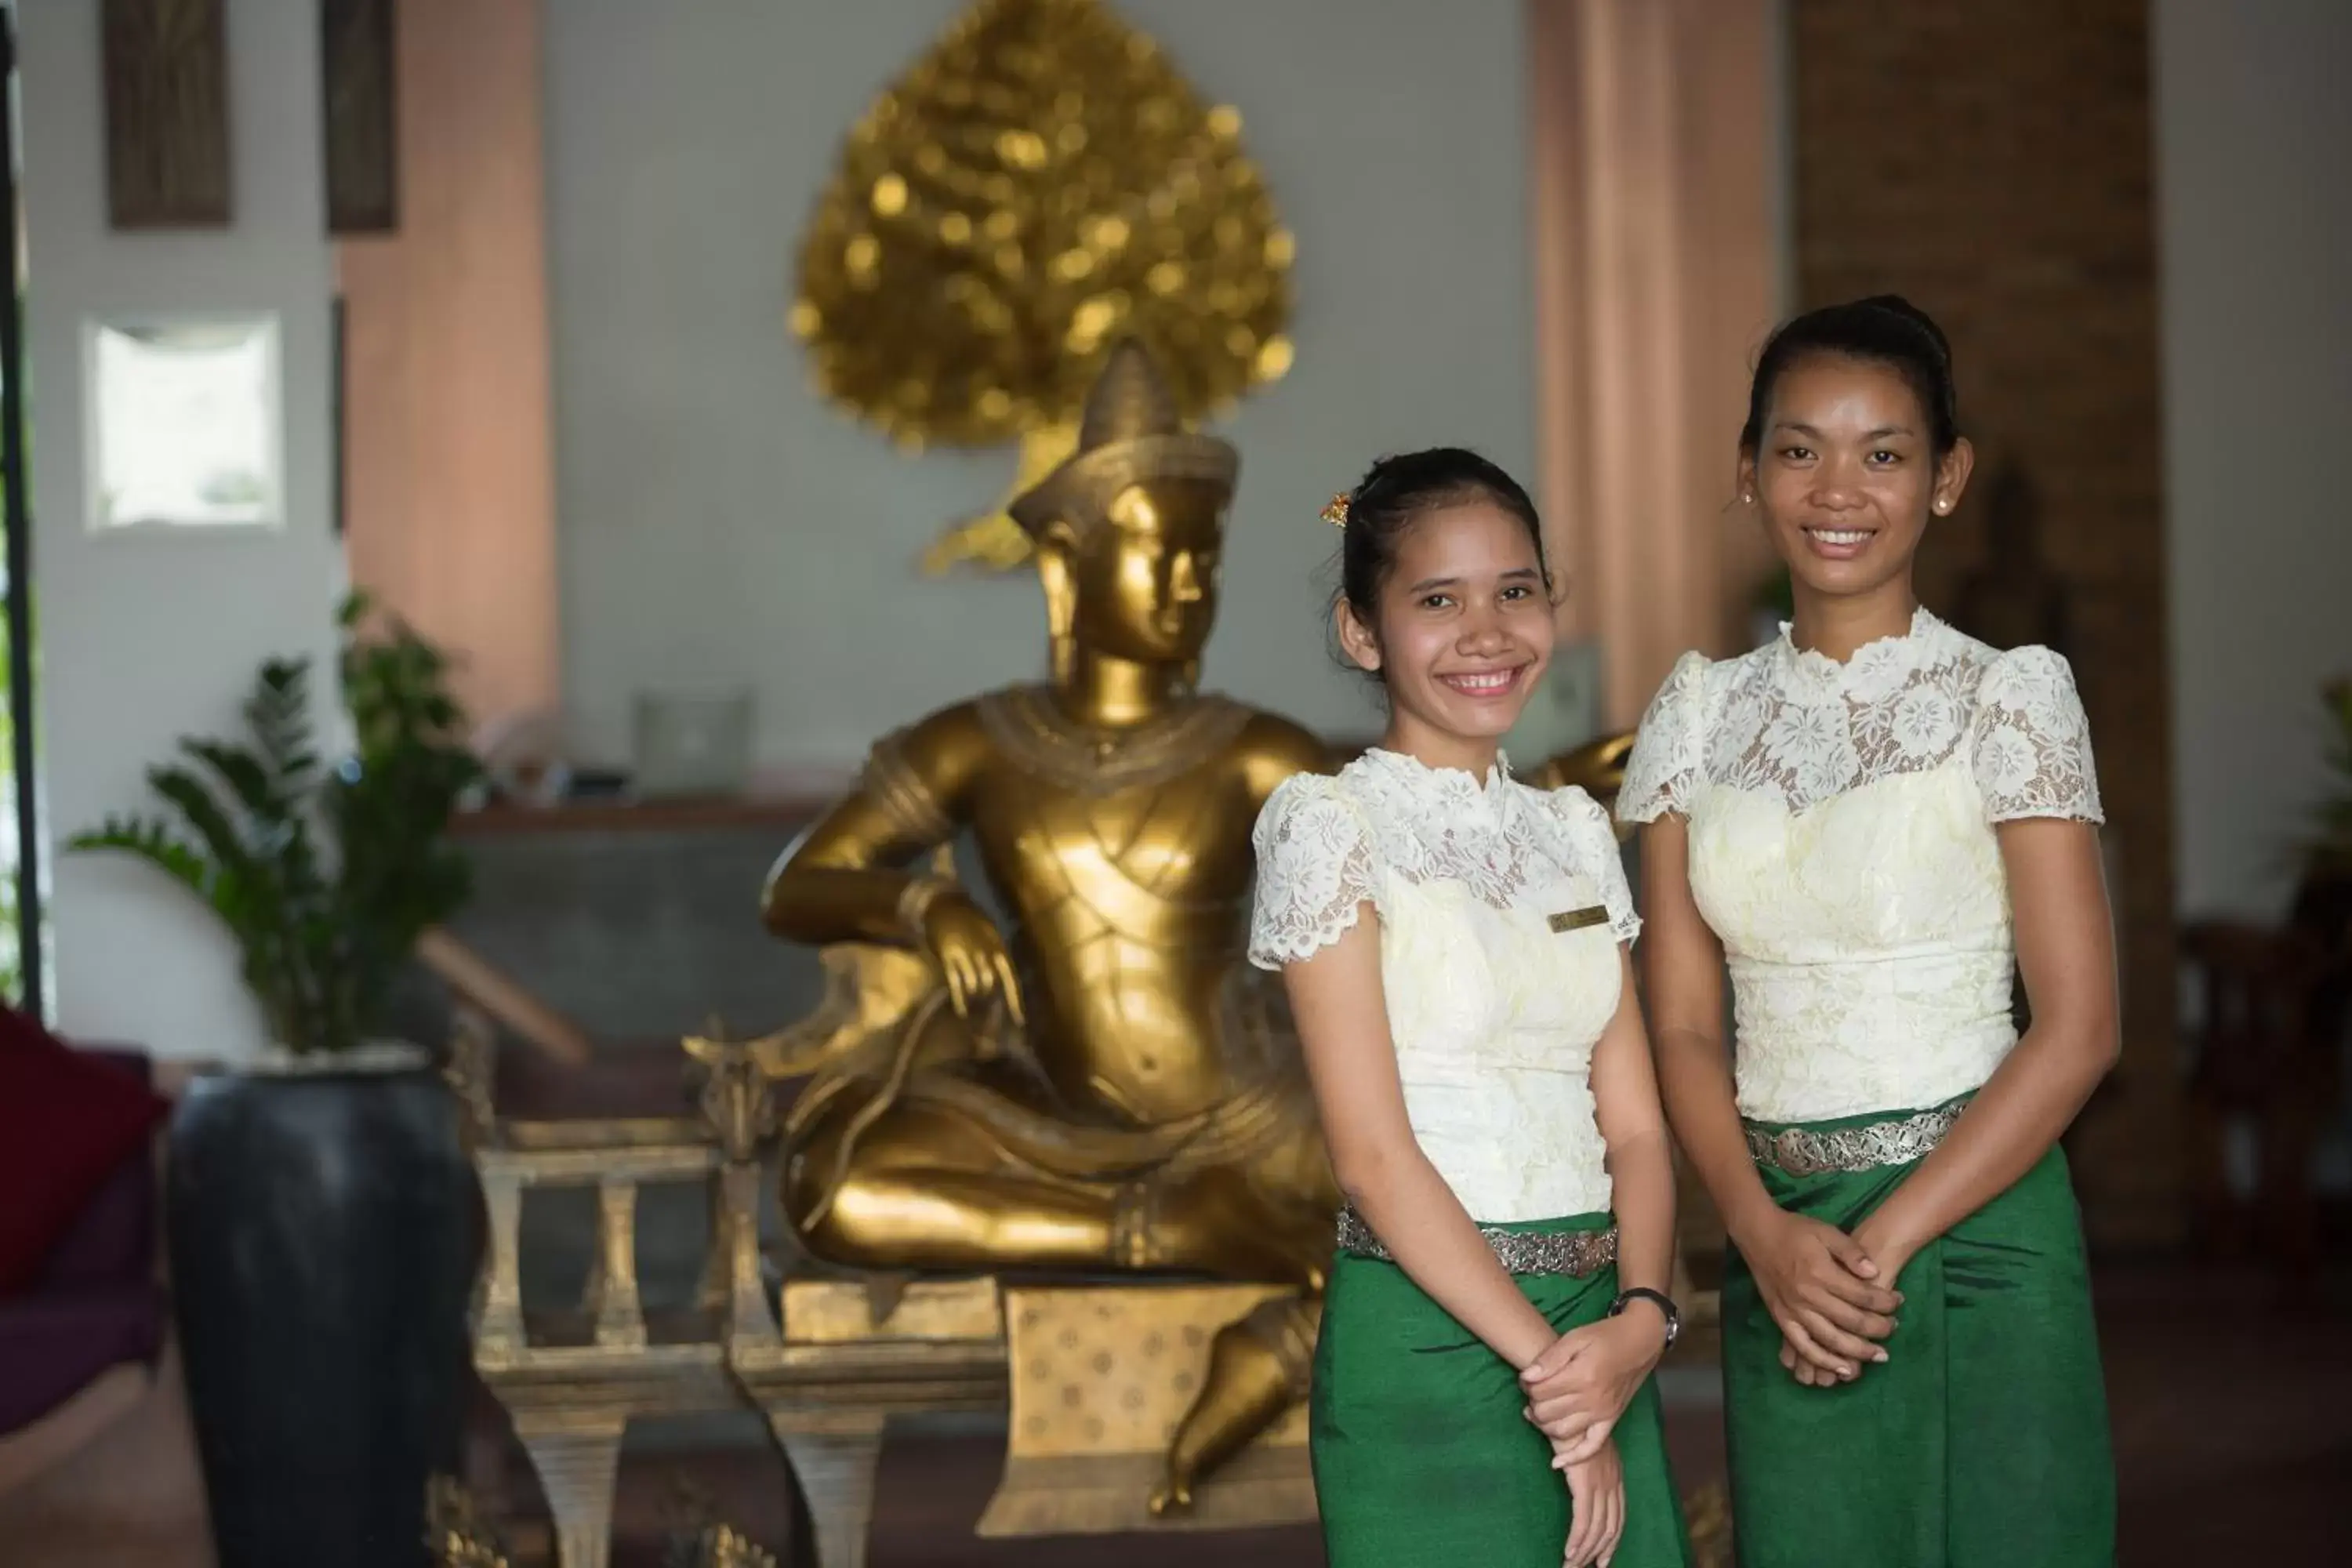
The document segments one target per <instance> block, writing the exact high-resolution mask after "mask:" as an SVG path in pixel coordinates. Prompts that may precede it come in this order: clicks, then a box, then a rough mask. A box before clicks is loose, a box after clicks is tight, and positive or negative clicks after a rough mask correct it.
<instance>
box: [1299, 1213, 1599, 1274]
mask: <svg viewBox="0 0 2352 1568" xmlns="http://www.w3.org/2000/svg"><path fill="white" fill-rule="evenodd" d="M1478 1234H1479V1235H1480V1236H1482V1237H1485V1238H1486V1245H1487V1246H1488V1247H1493V1248H1494V1249H1495V1257H1496V1260H1497V1261H1499V1262H1500V1263H1501V1264H1502V1266H1503V1268H1505V1269H1506V1270H1507V1271H1508V1272H1510V1273H1513V1274H1566V1275H1570V1276H1572V1277H1574V1278H1577V1279H1582V1278H1584V1277H1585V1276H1586V1275H1588V1274H1598V1273H1600V1272H1601V1270H1602V1269H1604V1268H1608V1267H1609V1266H1610V1265H1611V1264H1612V1263H1614V1262H1616V1261H1617V1227H1616V1226H1610V1227H1609V1228H1608V1229H1607V1230H1552V1231H1534V1230H1506V1229H1504V1228H1503V1227H1502V1226H1492V1225H1482V1226H1479V1227H1478ZM1339 1250H1340V1251H1342V1252H1352V1253H1355V1254H1356V1255H1357V1256H1358V1257H1360V1258H1373V1259H1375V1260H1377V1261H1379V1262H1381V1263H1393V1262H1395V1261H1396V1259H1395V1258H1391V1257H1390V1256H1389V1249H1388V1248H1387V1247H1383V1246H1381V1238H1380V1237H1377V1236H1374V1235H1373V1234H1372V1227H1371V1226H1369V1225H1366V1224H1365V1223H1364V1216H1363V1215H1360V1214H1358V1213H1357V1212H1356V1211H1355V1209H1354V1208H1352V1207H1349V1208H1343V1209H1341V1210H1340V1211H1339Z"/></svg>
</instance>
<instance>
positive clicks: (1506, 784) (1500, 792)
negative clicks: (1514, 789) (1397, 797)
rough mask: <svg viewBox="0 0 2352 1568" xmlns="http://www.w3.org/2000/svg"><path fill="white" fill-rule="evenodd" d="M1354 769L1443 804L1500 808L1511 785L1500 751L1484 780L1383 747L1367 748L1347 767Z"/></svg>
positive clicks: (1506, 760) (1508, 765)
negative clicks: (1477, 804)
mask: <svg viewBox="0 0 2352 1568" xmlns="http://www.w3.org/2000/svg"><path fill="white" fill-rule="evenodd" d="M1357 769H1361V770H1363V771H1364V772H1365V773H1370V774H1371V775H1373V776H1375V777H1378V778H1381V779H1383V780H1386V781H1388V782H1389V783H1390V784H1393V785H1394V786H1395V787H1397V788H1399V789H1402V790H1404V791H1406V792H1408V793H1409V794H1411V795H1413V796H1414V797H1416V798H1418V799H1422V800H1426V801H1433V802H1438V803H1443V804H1445V805H1464V804H1469V803H1473V802H1484V803H1486V804H1487V805H1499V804H1500V803H1501V801H1502V799H1503V797H1504V796H1505V795H1506V794H1507V793H1508V791H1509V790H1510V787H1511V784H1512V779H1511V759H1510V758H1509V757H1507V756H1506V755H1504V754H1503V753H1502V752H1499V751H1498V752H1496V753H1495V765H1494V766H1493V767H1491V768H1489V769H1487V770H1486V777H1485V778H1484V779H1481V778H1479V777H1478V776H1477V775H1476V774H1475V773H1472V772H1470V770H1469V769H1467V768H1441V767H1433V766H1431V765H1430V764H1429V763H1424V762H1423V761H1422V760H1421V759H1420V758H1419V757H1416V756H1413V755H1412V754H1410V753H1408V752H1395V751H1391V750H1390V749H1389V748H1388V747H1386V746H1372V747H1369V748H1367V749H1366V751H1365V752H1364V754H1363V755H1362V756H1361V757H1360V758H1358V759H1357V760H1356V762H1355V763H1351V764H1350V765H1349V771H1350V772H1353V771H1355V770H1357Z"/></svg>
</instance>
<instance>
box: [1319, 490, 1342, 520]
mask: <svg viewBox="0 0 2352 1568" xmlns="http://www.w3.org/2000/svg"><path fill="white" fill-rule="evenodd" d="M1323 521H1326V522H1328V523H1329V524H1330V525H1331V526H1332V527H1334V528H1345V527H1347V526H1348V492H1347V491H1345V490H1342V491H1340V492H1339V494H1338V495H1335V496H1333V497H1332V498H1331V504H1330V505H1328V506H1327V507H1325V508H1324V509H1323Z"/></svg>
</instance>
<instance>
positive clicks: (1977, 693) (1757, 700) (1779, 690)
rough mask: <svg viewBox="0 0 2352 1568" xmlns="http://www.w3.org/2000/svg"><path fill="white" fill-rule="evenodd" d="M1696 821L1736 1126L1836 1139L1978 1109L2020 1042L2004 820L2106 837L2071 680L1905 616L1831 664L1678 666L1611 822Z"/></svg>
mask: <svg viewBox="0 0 2352 1568" xmlns="http://www.w3.org/2000/svg"><path fill="white" fill-rule="evenodd" d="M1667 812H1675V813H1678V814H1680V815H1681V816H1684V817H1685V818H1686V819H1687V820H1688V822H1689V825H1690V880H1691V892H1692V895H1693V897H1694V899H1695V900H1696V902H1697V904H1698V907H1699V911H1700V913H1701V914H1703V915H1704V916H1705V917H1706V921H1707V924H1708V925H1709V926H1710V927H1712V928H1713V929H1714V931H1715V933H1716V935H1717V938H1718V939H1720V940H1721V942H1722V943H1723V947H1724V952H1725V956H1726V957H1727V960H1728V963H1729V966H1730V971H1731V979H1732V991H1733V1005H1734V1011H1735V1013H1736V1015H1737V1019H1738V1047H1737V1077H1738V1097H1739V1106H1740V1110H1741V1112H1742V1114H1744V1115H1746V1116H1748V1117H1749V1118H1751V1119H1753V1120H1756V1121H1769V1122H1804V1121H1827V1120H1832V1119H1834V1118H1838V1117H1844V1116H1853V1115H1860V1114H1863V1113H1865V1112H1876V1111H1891V1110H1916V1109H1924V1108H1926V1107H1928V1106H1933V1105H1937V1104H1941V1103H1943V1102H1945V1101H1947V1100H1951V1099H1953V1098H1955V1097H1957V1096H1958V1095H1961V1094H1965V1093H1968V1092H1969V1091H1970V1090H1972V1089H1976V1088H1978V1087H1979V1086H1980V1085H1982V1084H1983V1082H1984V1081H1985V1079H1988V1078H1990V1076H1991V1075H1992V1070H1993V1068H1996V1067H1998V1066H1999V1065H2000V1061H2001V1058H2003V1057H2005V1056H2006V1055H2007V1054H2008V1052H2009V1049H2010V1047H2011V1046H2013V1045H2014V1044H2015V1043H2016V1031H2015V1029H2014V1026H2012V1024H2011V982H2012V978H2013V975H2014V973H2015V952H2014V945H2013V942H2012V940H2011V925H2010V910H2009V889H2008V882H2007V879H2006V877H2005V875H2004V873H2003V871H2002V868H2001V860H2000V846H1999V843H1998V841H1997V839H1996V838H1995V836H1994V833H1993V827H1994V825H1995V824H1998V823H2002V822H2008V821H2012V820H2015V819H2018V818H2021V817H2062V818H2071V819H2074V820H2079V821H2085V822H2097V821H2100V820H2101V814H2100V807H2099V788H2098V778H2097V774H2096V772H2095V768H2094V766H2093V763H2092V758H2091V745H2090V732H2089V725H2088V723H2087V721H2085V719H2084V712H2083V704H2082V700H2081V699H2080V698H2079V697H2078V696H2077V694H2076V692H2075V689H2074V676H2073V673H2072V671H2070V670H2069V669H2068V668H2067V665H2066V661H2065V660H2064V659H2063V658H2059V657H2058V656H2057V655H2056V654H2054V653H2052V652H2051V651H2050V650H2049V649H2047V648H2043V647H2021V648H2017V649H2014V650H2012V651H2011V652H2008V653H2000V652H1996V651H1995V650H1994V649H1992V648H1990V647H1987V646H1985V645H1984V644H1983V643H1980V642H1978V641H1977V640H1976V639H1975V638H1973V637H1967V636H1965V635H1963V634H1962V633H1960V632H1958V631H1956V630H1954V629H1953V628H1952V627H1950V626H1946V625H1945V624H1944V623H1943V622H1942V621H1940V620H1938V619H1937V618H1936V617H1935V616H1932V615H1930V614H1928V613H1927V611H1926V610H1920V611H1918V612H1917V613H1916V615H1915V616H1914V617H1913V619H1912V624H1911V628H1910V630H1909V632H1908V633H1906V634H1905V635H1903V636H1900V637H1887V638H1885V639H1883V640H1881V641H1878V642H1874V643H1872V644H1870V645H1868V646H1867V647H1863V648H1861V649H1860V650H1858V651H1857V652H1856V653H1855V654H1854V656H1853V658H1852V659H1850V660H1848V661H1847V662H1846V663H1844V664H1839V663H1838V662H1836V661H1835V660H1833V659H1831V658H1826V657H1824V656H1823V655H1822V654H1819V653H1815V652H1811V651H1804V650H1800V649H1799V648H1797V647H1795V645H1794V644H1793V643H1792V642H1791V641H1790V637H1789V633H1788V628H1787V627H1785V626H1784V627H1783V628H1781V635H1780V639H1779V640H1778V641H1776V642H1773V643H1769V644H1767V645H1766V646H1765V647H1761V648H1759V649H1758V650H1757V651H1756V652H1754V653H1751V654H1747V655H1744V656H1743V657H1741V658H1734V659H1726V660H1723V661H1721V662H1719V663H1711V662H1709V661H1708V660H1706V659H1705V658H1701V657H1700V656H1698V655H1697V654H1688V655H1685V657H1684V658H1683V660H1682V662H1681V663H1680V664H1678V665H1677V666H1676V667H1675V671H1674V673H1673V674H1672V675H1671V676H1670V677H1668V678H1667V680H1666V683H1665V685H1664V688H1662V689H1660V691H1659V692H1658V695H1657V697H1656V698H1655V700H1653V701H1652V703H1651V705H1650V710H1649V712H1648V714H1647V715H1646V716H1645V717H1644V718H1643V721H1642V730H1641V734H1640V738H1639V739H1638V740H1637V741H1636V742H1635V743H1634V747H1633V756H1632V757H1631V759H1630V760H1629V761H1628V763H1627V764H1626V773H1625V784H1624V787H1623V790H1622V792H1621V794H1620V795H1619V796H1618V813H1619V815H1620V816H1622V818H1624V819H1625V820H1627V821H1630V822H1649V821H1653V820H1654V819H1655V818H1657V817H1658V816H1662V815H1664V813H1667Z"/></svg>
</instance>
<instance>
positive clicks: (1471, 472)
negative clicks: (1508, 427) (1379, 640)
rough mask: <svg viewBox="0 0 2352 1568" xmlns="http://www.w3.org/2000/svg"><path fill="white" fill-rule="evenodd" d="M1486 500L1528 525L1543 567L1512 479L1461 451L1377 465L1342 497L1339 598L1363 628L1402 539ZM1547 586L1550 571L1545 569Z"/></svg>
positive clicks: (1531, 513) (1434, 451)
mask: <svg viewBox="0 0 2352 1568" xmlns="http://www.w3.org/2000/svg"><path fill="white" fill-rule="evenodd" d="M1476 500H1484V501H1491V502H1493V503H1494V504H1495V505H1496V506H1498V507H1500V508H1502V509H1503V510H1505V511H1507V512H1509V513H1510V514H1511V515H1512V516H1513V517H1515V518H1517V519H1518V520H1519V521H1520V522H1522V523H1524V524H1525V525H1526V526H1527V531H1528V538H1529V539H1530V540H1532V541H1534V542H1535V547H1536V562H1537V563H1538V565H1543V562H1544V547H1543V520H1542V519H1541V518H1540V517H1539V516H1538V514H1537V512H1536V503H1535V501H1534V500H1532V499H1531V498H1530V497H1529V496H1528V492H1527V489H1526V488H1525V487H1524V486H1522V485H1521V484H1520V483H1519V481H1518V480H1517V479H1513V478H1511V476H1510V475H1509V474H1508V473H1507V472H1505V471H1504V470H1503V468H1502V467H1501V466H1500V465H1499V464H1496V463H1494V462H1492V461H1490V460H1488V459H1487V458H1482V457H1480V456H1479V455H1478V454H1477V453H1475V452H1473V451H1470V450H1468V449H1467V448H1465V447H1430V448H1428V449H1427V450H1426V451H1420V452H1404V453H1401V454H1399V455H1397V456H1394V457H1388V458H1381V460H1380V461H1378V462H1376V463H1374V464H1373V465H1372V466H1371V468H1369V469H1368V470H1366V472H1365V474H1364V477H1363V478H1362V479H1360V480H1358V481H1357V483H1356V488H1355V489H1352V490H1349V492H1348V506H1347V513H1348V521H1347V523H1346V525H1345V530H1344V532H1345V538H1344V539H1343V541H1342V542H1341V543H1340V546H1339V593H1340V595H1341V596H1342V597H1344V598H1345V599H1346V600H1347V601H1348V605H1349V608H1351V609H1353V610H1354V611H1355V612H1356V616H1357V618H1358V619H1360V620H1361V621H1363V622H1364V623H1365V624H1366V625H1367V626H1370V624H1372V618H1373V612H1374V610H1375V607H1376V606H1377V605H1379V603H1380V597H1381V588H1382V587H1383V586H1384V585H1385V584H1387V582H1388V578H1389V574H1390V573H1391V572H1392V571H1394V570H1395V569H1396V558H1397V549H1398V547H1399V545H1401V544H1402V542H1403V540H1404V536H1405V533H1406V532H1407V531H1409V530H1410V529H1411V528H1412V525H1413V524H1414V523H1416V522H1418V521H1420V520H1421V519H1422V518H1423V516H1425V515H1426V514H1428V513H1430V512H1433V511H1435V510H1439V509H1440V508H1442V507H1449V506H1460V505H1462V504H1464V503H1465V502H1467V501H1476ZM1544 573H1545V581H1546V582H1547V583H1549V581H1550V569H1549V567H1548V566H1546V567H1545V568H1544Z"/></svg>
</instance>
